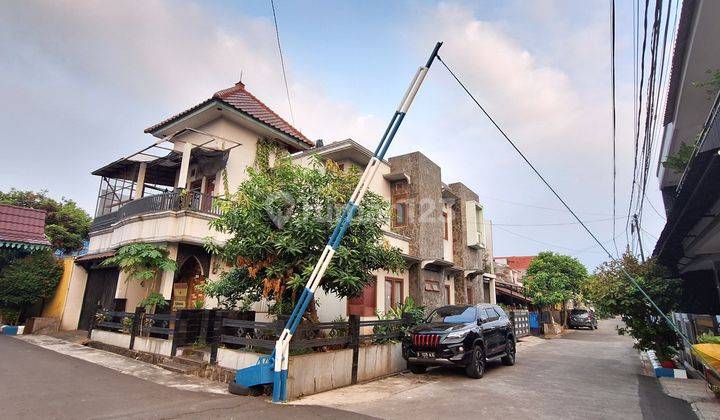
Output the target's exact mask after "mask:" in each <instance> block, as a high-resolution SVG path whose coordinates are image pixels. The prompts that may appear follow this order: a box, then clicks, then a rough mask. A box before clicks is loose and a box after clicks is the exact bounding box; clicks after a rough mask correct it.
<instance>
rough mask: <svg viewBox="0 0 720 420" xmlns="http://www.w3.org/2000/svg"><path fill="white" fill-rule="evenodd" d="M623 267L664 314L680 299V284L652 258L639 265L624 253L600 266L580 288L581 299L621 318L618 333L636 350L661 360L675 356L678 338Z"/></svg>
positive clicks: (635, 259) (633, 258)
mask: <svg viewBox="0 0 720 420" xmlns="http://www.w3.org/2000/svg"><path fill="white" fill-rule="evenodd" d="M623 268H624V269H625V270H626V271H627V272H628V273H629V274H630V275H631V276H633V277H634V278H635V279H636V280H637V282H638V284H640V286H641V287H642V288H643V289H644V290H645V292H646V293H647V294H648V295H649V296H650V298H651V299H652V300H653V301H655V303H656V304H657V305H658V307H659V308H660V309H661V310H662V311H663V312H665V313H666V314H669V313H670V311H672V310H673V309H675V307H676V305H677V302H678V301H679V299H680V295H681V288H680V285H681V281H680V280H679V279H673V278H669V276H668V272H667V270H666V269H665V268H664V267H662V266H660V265H658V264H657V263H656V261H655V260H654V259H649V260H647V261H645V262H644V263H641V262H640V261H638V259H637V257H636V256H635V255H633V254H632V253H630V252H627V253H625V254H624V255H623V256H622V258H621V259H620V260H618V261H607V262H604V263H603V264H601V265H600V266H599V267H598V268H597V269H595V273H594V275H593V276H591V277H590V279H589V280H588V281H587V283H586V284H585V285H584V286H583V292H584V294H585V296H587V298H588V299H590V301H592V302H593V303H594V304H595V306H596V307H597V308H598V309H599V310H600V311H602V312H604V313H608V314H613V315H620V316H621V317H622V320H623V322H624V323H625V327H620V328H618V333H619V334H621V335H624V334H629V335H630V336H631V337H633V338H635V340H637V343H636V344H635V347H636V348H638V349H640V350H648V349H652V350H655V352H656V353H657V355H658V357H660V358H661V360H667V359H669V358H670V357H671V356H672V355H673V354H674V353H675V348H677V346H678V344H679V340H678V337H677V335H676V334H675V332H674V331H673V330H672V328H671V327H670V326H668V325H667V323H666V321H665V320H664V319H663V318H662V317H661V316H659V314H658V313H657V312H656V311H655V309H654V308H653V307H652V306H651V305H650V304H649V303H648V302H647V300H645V298H644V297H643V296H642V294H641V293H640V291H638V290H637V288H635V287H634V286H633V285H632V284H631V283H630V281H629V280H628V279H627V277H626V276H625V274H624V272H623V271H622V269H623Z"/></svg>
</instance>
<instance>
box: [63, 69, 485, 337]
mask: <svg viewBox="0 0 720 420" xmlns="http://www.w3.org/2000/svg"><path fill="white" fill-rule="evenodd" d="M146 133H148V134H151V135H152V136H153V137H155V138H156V140H155V141H154V142H153V143H152V144H149V145H148V146H147V147H145V148H143V149H141V150H139V151H137V152H135V153H133V154H131V155H129V156H127V157H124V158H122V159H118V160H116V161H114V162H112V163H110V164H108V165H105V166H103V167H101V168H99V169H97V170H95V171H94V172H93V175H96V176H98V177H100V188H99V192H98V201H97V208H96V213H95V218H94V221H93V223H92V226H91V229H90V244H89V249H88V253H87V254H85V255H83V256H81V257H78V258H77V259H76V260H75V267H74V269H73V272H72V278H71V281H70V287H69V289H68V297H67V302H68V303H67V304H66V307H65V313H64V315H63V320H62V328H64V329H75V328H79V329H86V328H88V326H89V325H90V323H91V321H92V317H93V316H94V314H95V310H96V308H97V307H98V305H100V306H103V307H105V308H111V309H114V310H118V311H133V310H134V308H135V307H136V306H137V305H138V303H139V302H140V301H141V300H142V299H143V298H144V297H145V296H146V295H147V293H148V291H149V290H150V289H151V288H153V287H155V289H156V290H150V291H157V292H159V293H161V294H162V295H163V296H164V297H165V298H166V299H167V300H169V301H170V302H171V310H176V309H185V308H196V307H205V308H212V307H214V306H216V302H214V301H213V300H211V299H207V298H206V297H205V296H203V295H202V289H201V288H200V287H199V286H200V285H202V284H203V283H205V282H209V281H214V280H216V279H218V278H219V276H220V274H221V273H222V271H223V265H222V264H221V263H220V262H219V261H215V258H214V257H213V256H212V255H210V254H209V253H207V252H206V251H205V249H204V248H203V246H202V245H203V243H204V241H205V238H207V237H213V238H214V240H215V241H216V242H217V243H219V244H222V243H223V242H224V240H226V239H227V238H226V237H224V236H223V235H224V234H222V233H219V232H216V231H214V230H211V228H210V226H209V223H210V222H211V221H212V220H214V219H215V218H217V217H219V216H220V211H221V210H220V207H219V206H218V200H219V198H218V197H219V196H221V195H223V194H224V192H225V189H227V190H229V191H235V190H236V189H237V187H238V185H240V183H242V182H243V181H244V180H246V179H247V175H246V169H247V168H248V166H251V165H253V164H254V162H255V158H256V154H257V149H258V144H260V143H262V142H269V143H273V144H274V145H276V146H279V147H280V148H281V149H284V150H285V151H287V152H288V153H289V154H290V156H291V158H292V159H293V160H294V161H296V162H297V163H300V164H308V163H309V161H310V159H311V158H312V157H313V156H314V155H317V156H319V157H320V158H322V159H329V160H333V161H334V162H336V163H337V164H338V165H339V166H340V167H341V168H344V169H345V170H349V169H350V168H351V167H356V168H357V169H358V170H359V171H362V170H363V169H364V167H365V165H367V163H368V162H369V160H370V158H371V157H372V152H370V151H369V150H367V149H366V148H364V147H363V146H361V145H359V144H358V143H356V142H354V141H352V140H344V141H338V142H334V143H331V144H328V145H322V144H318V145H317V146H316V145H315V144H314V142H313V141H311V140H309V139H308V138H307V137H305V136H304V135H303V134H302V133H300V132H299V131H298V130H296V129H295V128H294V127H292V126H291V125H290V124H288V123H287V122H286V121H284V120H283V119H282V118H280V117H279V116H278V115H277V114H275V113H274V112H273V111H272V110H270V109H269V108H268V107H267V106H266V105H265V104H263V103H262V102H261V101H260V100H259V99H257V98H256V97H255V96H253V95H252V94H251V93H250V92H249V91H248V90H247V89H246V88H245V86H244V85H243V84H242V83H238V84H236V85H235V86H232V87H230V88H228V89H224V90H221V91H219V92H216V93H215V94H213V95H212V96H211V97H210V98H209V99H207V100H205V101H203V102H201V103H200V104H198V105H196V106H194V107H192V108H190V109H188V110H185V111H183V112H181V113H179V114H177V115H175V116H173V117H170V118H168V119H166V120H164V121H162V122H160V123H158V124H156V125H154V126H152V127H150V128H148V129H147V130H146ZM371 189H372V190H373V191H374V192H376V193H377V194H379V195H381V196H382V197H384V198H385V199H386V200H388V201H389V202H391V203H392V206H393V218H392V221H391V223H389V224H388V226H386V228H385V240H386V241H387V242H388V243H389V244H390V245H392V246H396V247H398V248H400V250H401V252H402V253H403V255H404V257H405V261H406V263H407V269H406V270H403V271H401V272H396V273H386V272H383V271H378V272H374V273H371V274H372V275H373V276H374V278H375V280H376V281H375V282H374V283H373V284H372V285H371V286H368V287H367V288H366V290H365V291H364V292H363V293H362V295H361V296H359V297H357V298H353V299H349V300H348V299H344V298H338V297H337V296H334V295H332V296H328V295H324V294H323V293H322V292H319V293H318V295H317V299H318V303H319V305H318V316H319V317H320V319H321V320H322V321H330V320H333V319H335V318H337V317H340V316H342V317H346V316H347V315H349V314H358V315H361V316H363V317H372V316H374V315H375V313H376V311H379V312H385V311H386V310H387V309H389V308H390V307H392V306H395V305H397V304H399V303H401V302H403V301H404V300H405V298H407V297H408V296H412V297H413V298H415V299H416V301H417V302H418V303H419V304H422V305H425V306H429V307H433V306H438V305H441V304H446V303H456V302H457V303H460V302H473V303H474V302H484V301H491V300H493V299H491V298H490V296H494V293H490V292H489V288H494V274H493V269H492V266H493V264H492V254H491V249H492V248H491V245H489V244H491V233H487V227H486V226H487V225H486V224H485V222H484V219H483V208H482V206H481V205H480V204H479V202H478V197H477V194H475V193H474V192H472V191H471V190H470V189H469V188H467V187H466V186H465V185H463V184H461V183H455V184H450V185H445V184H443V183H442V180H441V176H440V168H439V166H438V165H436V164H435V163H434V162H432V161H431V160H430V159H428V158H427V157H425V156H424V155H422V154H421V153H419V152H416V153H411V154H408V155H403V156H396V157H393V158H390V159H388V160H387V161H384V162H382V166H381V168H380V170H379V173H378V174H377V175H376V178H375V180H374V182H373V185H372V186H371ZM131 243H154V244H161V245H163V246H165V247H166V248H167V249H168V250H169V256H170V258H172V259H174V260H175V261H176V263H177V267H178V270H177V271H176V272H165V273H162V276H161V279H160V281H159V284H156V285H153V284H149V283H147V282H138V281H127V280H128V279H127V277H126V275H125V274H124V273H122V272H119V271H118V269H117V268H113V267H105V266H103V265H102V262H103V261H104V260H105V259H106V258H108V257H110V256H112V255H114V253H115V252H116V250H117V249H118V248H120V247H121V246H123V245H127V244H131ZM253 309H255V310H256V311H257V312H258V314H259V319H262V318H263V313H266V312H267V302H260V303H258V304H256V305H255V307H254V308H253Z"/></svg>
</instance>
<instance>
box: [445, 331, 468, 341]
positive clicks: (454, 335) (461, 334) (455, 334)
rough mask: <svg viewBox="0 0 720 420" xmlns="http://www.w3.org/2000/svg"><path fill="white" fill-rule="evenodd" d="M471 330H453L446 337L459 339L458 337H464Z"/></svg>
mask: <svg viewBox="0 0 720 420" xmlns="http://www.w3.org/2000/svg"><path fill="white" fill-rule="evenodd" d="M469 332H470V331H469V330H465V331H457V332H451V333H450V334H448V335H447V337H445V338H449V339H451V340H454V339H457V338H464V337H465V336H466V335H468V333H469Z"/></svg>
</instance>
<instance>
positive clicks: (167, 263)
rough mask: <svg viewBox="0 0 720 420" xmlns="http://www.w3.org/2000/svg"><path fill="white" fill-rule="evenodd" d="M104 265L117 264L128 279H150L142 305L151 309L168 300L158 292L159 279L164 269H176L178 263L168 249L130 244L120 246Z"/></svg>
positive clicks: (163, 304)
mask: <svg viewBox="0 0 720 420" xmlns="http://www.w3.org/2000/svg"><path fill="white" fill-rule="evenodd" d="M102 265H104V266H117V267H118V268H119V269H120V270H121V271H123V272H124V273H126V274H127V281H130V280H137V281H140V282H146V281H149V282H150V285H149V286H148V287H147V289H146V291H145V298H144V299H143V300H142V301H141V302H140V306H145V307H146V309H148V310H150V309H151V308H152V307H158V308H163V307H165V306H167V302H166V301H165V298H164V297H163V295H162V294H160V293H158V292H157V280H158V277H159V276H160V273H162V272H163V271H176V270H177V264H176V263H175V261H173V260H172V259H170V258H168V250H167V249H166V248H164V247H162V246H158V245H153V244H143V243H137V244H130V245H125V246H122V247H120V248H119V249H118V250H117V252H116V253H115V255H114V256H113V257H110V258H108V259H106V260H105V261H103V263H102Z"/></svg>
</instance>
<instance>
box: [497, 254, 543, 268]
mask: <svg viewBox="0 0 720 420" xmlns="http://www.w3.org/2000/svg"><path fill="white" fill-rule="evenodd" d="M535 257H537V255H529V256H522V257H519V256H512V257H495V258H496V259H497V258H500V259H507V263H508V267H510V268H512V269H513V270H527V269H528V267H530V263H531V262H532V260H534V259H535Z"/></svg>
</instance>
